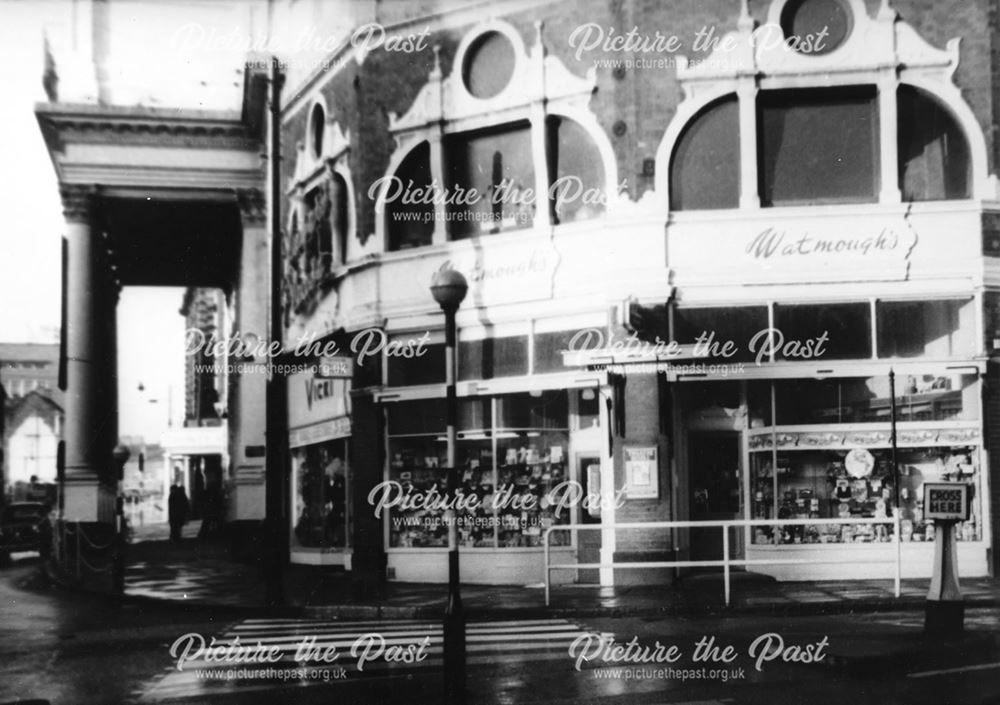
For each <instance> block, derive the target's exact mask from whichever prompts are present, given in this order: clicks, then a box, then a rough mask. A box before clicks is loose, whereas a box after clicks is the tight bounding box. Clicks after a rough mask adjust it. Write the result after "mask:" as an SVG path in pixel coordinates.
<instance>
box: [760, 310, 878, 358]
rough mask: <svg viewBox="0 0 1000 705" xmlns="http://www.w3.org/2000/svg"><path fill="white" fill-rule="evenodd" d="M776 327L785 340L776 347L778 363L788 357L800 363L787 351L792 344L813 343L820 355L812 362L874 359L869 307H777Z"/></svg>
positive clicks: (793, 354) (798, 356)
mask: <svg viewBox="0 0 1000 705" xmlns="http://www.w3.org/2000/svg"><path fill="white" fill-rule="evenodd" d="M774 327H775V328H777V329H778V330H779V331H781V335H782V337H783V340H776V341H775V343H774V348H775V350H776V351H777V352H776V354H775V359H785V358H786V353H787V357H788V358H789V359H801V356H800V355H798V354H797V353H796V352H795V351H793V349H791V348H787V347H786V345H787V344H789V343H791V342H793V341H799V342H802V343H806V342H810V341H811V342H813V343H814V349H815V351H816V352H817V355H816V356H815V358H813V359H816V360H820V361H823V360H849V359H867V358H870V357H871V356H872V336H871V307H870V306H869V305H868V304H867V303H854V304H818V305H813V304H792V305H788V304H778V305H775V307H774ZM780 342H784V343H785V345H779V343H780ZM820 344H821V345H820ZM757 349H758V351H759V350H760V347H759V346H758V348H757ZM820 353H821V354H820Z"/></svg>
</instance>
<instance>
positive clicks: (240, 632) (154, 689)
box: [139, 619, 589, 702]
mask: <svg viewBox="0 0 1000 705" xmlns="http://www.w3.org/2000/svg"><path fill="white" fill-rule="evenodd" d="M584 633H589V632H587V631H586V630H585V629H583V628H582V627H581V626H579V625H577V624H575V623H573V622H570V621H567V620H565V619H538V620H510V621H491V622H469V623H467V624H466V630H465V639H466V665H467V667H469V668H477V667H479V668H481V667H487V666H493V665H497V664H510V663H518V662H522V663H525V664H535V663H538V662H554V661H555V662H558V661H562V662H563V663H565V664H566V666H567V668H569V669H571V668H572V660H571V659H570V657H569V653H568V651H569V646H570V644H571V643H572V642H573V640H574V639H576V638H577V637H579V636H580V635H581V634H584ZM198 638H201V637H198ZM200 644H203V646H204V647H205V648H203V649H201V651H200V652H199V650H198V648H197V647H198V646H199V645H200ZM208 652H210V653H208ZM443 652H444V647H443V635H442V626H441V622H432V621H427V620H398V621H392V622H382V621H375V620H356V621H326V620H304V619H247V620H244V621H241V622H238V623H236V624H234V625H232V626H231V627H229V628H228V629H226V630H225V631H224V633H223V634H222V635H220V636H216V637H214V638H212V637H205V638H204V640H203V642H199V641H198V639H195V638H194V637H191V640H190V641H189V642H186V643H182V644H181V645H180V646H178V645H177V642H175V644H174V645H173V653H172V654H171V656H172V663H171V666H170V668H169V670H168V672H167V673H165V674H164V675H163V676H162V677H160V678H159V679H157V680H156V681H155V682H154V683H153V684H152V686H150V687H149V688H147V689H146V690H144V691H143V692H142V693H141V695H140V697H139V700H140V701H141V702H160V701H163V700H176V699H184V698H189V697H197V696H205V695H215V694H236V693H246V692H250V691H254V690H263V689H276V688H288V687H295V686H310V685H321V684H324V683H325V684H329V683H330V682H333V681H340V680H345V681H348V680H357V679H359V678H372V677H393V676H398V675H405V674H416V673H430V672H433V671H434V670H440V669H441V668H442V666H443ZM213 654H214V655H215V656H213ZM234 654H235V656H236V657H235V658H234V657H233V655H234ZM227 655H228V656H229V658H228V660H227V659H226V657H227ZM241 656H243V657H244V658H240V657H241ZM251 657H252V658H251ZM178 659H181V660H182V661H183V663H182V664H181V665H183V669H178V667H177V666H178V665H179V664H178ZM552 665H553V666H555V665H556V664H552Z"/></svg>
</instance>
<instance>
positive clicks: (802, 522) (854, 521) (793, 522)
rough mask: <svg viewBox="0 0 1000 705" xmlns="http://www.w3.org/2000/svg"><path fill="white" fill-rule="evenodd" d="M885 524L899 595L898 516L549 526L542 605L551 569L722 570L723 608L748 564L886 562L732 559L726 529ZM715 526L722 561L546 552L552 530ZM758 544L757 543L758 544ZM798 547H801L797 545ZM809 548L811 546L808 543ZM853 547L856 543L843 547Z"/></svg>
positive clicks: (853, 558)
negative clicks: (585, 558) (735, 571)
mask: <svg viewBox="0 0 1000 705" xmlns="http://www.w3.org/2000/svg"><path fill="white" fill-rule="evenodd" d="M858 524H863V525H870V526H879V525H886V526H892V527H893V535H892V543H893V544H894V545H895V547H896V550H895V556H896V559H895V576H894V582H895V593H896V597H899V596H900V589H901V585H900V583H901V580H902V550H901V545H902V544H901V543H900V540H899V530H900V519H899V517H898V516H895V517H886V518H868V517H864V518H862V517H858V518H850V519H725V520H713V521H655V522H629V523H623V524H612V525H604V524H560V525H556V526H550V527H549V528H548V529H546V531H545V534H544V536H543V538H542V545H543V546H544V549H545V606H546V607H548V606H549V599H550V592H551V577H552V571H553V570H568V569H569V570H578V571H579V570H584V569H588V568H614V569H620V568H623V569H629V568H718V567H721V568H722V573H723V576H724V583H725V594H726V605H727V606H728V605H729V602H730V594H731V588H730V569H731V568H732V567H733V566H751V565H810V564H829V565H835V564H838V563H843V564H858V563H885V560H884V559H878V558H867V559H866V558H863V557H861V556H851V557H850V558H836V557H833V556H827V557H822V556H821V557H815V558H813V557H810V558H732V557H730V555H729V554H730V545H729V543H730V542H729V529H730V528H749V527H754V526H771V527H776V526H780V527H785V526H845V525H858ZM712 527H717V528H720V529H721V530H722V558H721V559H720V560H703V561H691V560H688V561H645V562H636V561H630V562H622V563H614V562H612V563H559V564H555V565H553V564H552V562H551V555H550V551H549V549H550V548H551V544H550V543H549V536H550V535H551V534H552V532H553V531H616V530H618V529H693V528H698V529H705V528H712ZM757 545H760V544H757ZM799 545H801V544H799ZM808 545H812V544H808ZM842 545H845V546H852V545H856V544H842Z"/></svg>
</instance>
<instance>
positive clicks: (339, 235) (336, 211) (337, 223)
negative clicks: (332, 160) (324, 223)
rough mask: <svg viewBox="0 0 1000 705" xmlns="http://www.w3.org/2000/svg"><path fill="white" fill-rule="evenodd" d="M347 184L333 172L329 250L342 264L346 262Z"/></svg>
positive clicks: (331, 179)
mask: <svg viewBox="0 0 1000 705" xmlns="http://www.w3.org/2000/svg"><path fill="white" fill-rule="evenodd" d="M347 195H348V194H347V182H346V181H345V180H344V177H343V176H341V175H340V174H339V173H337V172H334V173H333V176H332V177H331V178H330V207H331V209H332V210H331V214H330V217H331V220H332V222H331V226H332V231H331V237H332V239H333V242H331V243H330V245H331V249H332V251H333V253H334V257H335V259H336V261H337V262H339V263H340V264H343V263H345V262H346V261H347V228H348V219H347Z"/></svg>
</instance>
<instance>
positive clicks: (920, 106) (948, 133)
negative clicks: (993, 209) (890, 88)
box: [896, 86, 971, 201]
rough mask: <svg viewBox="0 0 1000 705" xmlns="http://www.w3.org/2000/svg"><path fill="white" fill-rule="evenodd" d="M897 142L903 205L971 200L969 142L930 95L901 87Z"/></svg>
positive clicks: (951, 118) (944, 109)
mask: <svg viewBox="0 0 1000 705" xmlns="http://www.w3.org/2000/svg"><path fill="white" fill-rule="evenodd" d="M896 100H897V105H898V108H897V110H898V114H899V119H898V125H897V129H898V132H897V140H898V144H899V186H900V188H901V189H902V192H903V200H904V201H935V200H945V199H957V198H968V197H969V196H970V194H971V189H970V181H971V177H970V172H971V166H970V164H971V161H970V158H969V142H968V140H967V139H966V138H965V133H964V132H963V131H962V128H960V127H959V126H958V123H957V122H956V121H955V118H953V117H952V115H951V113H949V112H948V111H947V109H946V108H944V106H942V105H940V104H939V103H938V102H937V101H936V100H934V99H933V98H931V97H930V96H929V95H927V94H926V93H924V92H923V91H920V90H918V89H916V88H913V87H912V86H900V88H899V90H898V91H897V93H896Z"/></svg>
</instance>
